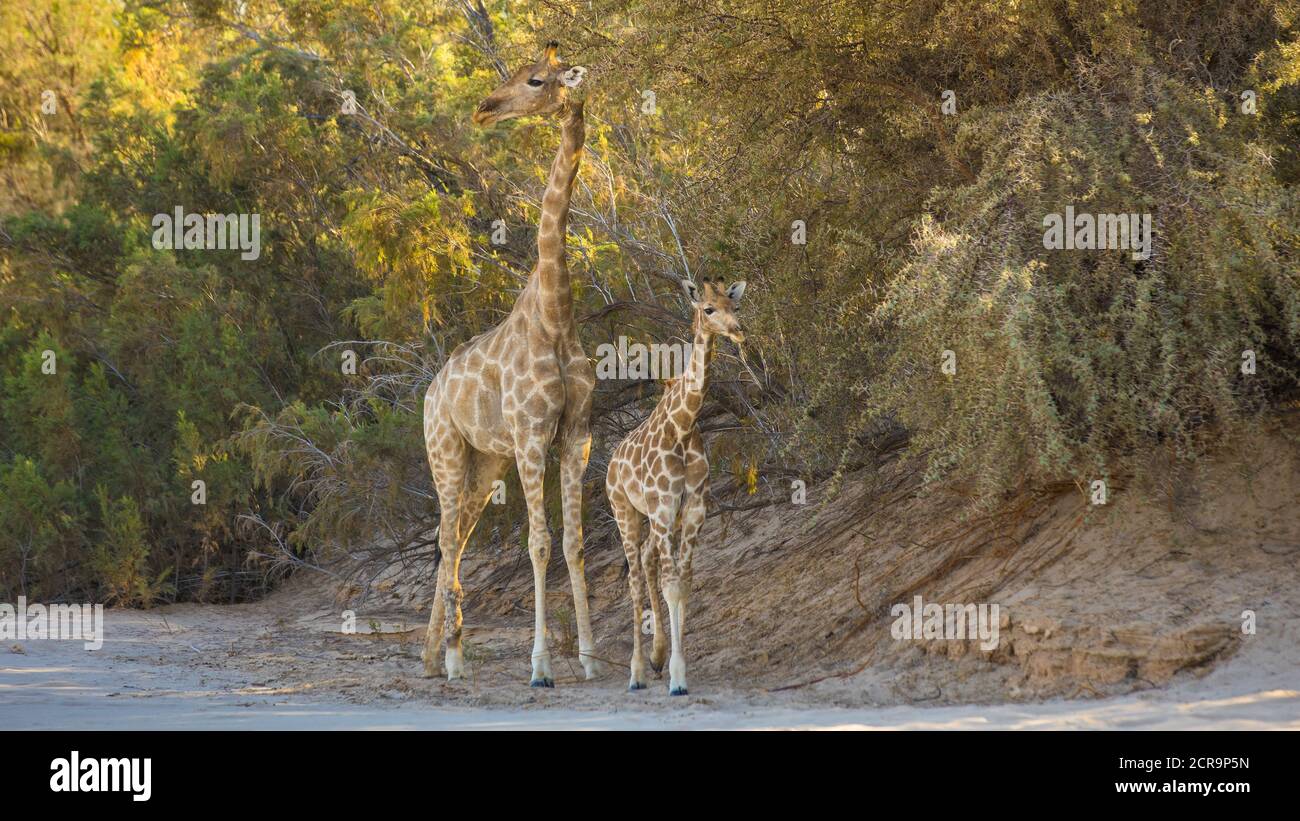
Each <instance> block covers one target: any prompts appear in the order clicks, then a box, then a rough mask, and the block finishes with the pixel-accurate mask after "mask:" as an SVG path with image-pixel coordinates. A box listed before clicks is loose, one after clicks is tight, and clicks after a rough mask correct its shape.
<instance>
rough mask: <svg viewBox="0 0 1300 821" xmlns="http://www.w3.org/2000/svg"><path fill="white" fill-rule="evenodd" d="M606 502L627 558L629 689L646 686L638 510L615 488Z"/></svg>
mask: <svg viewBox="0 0 1300 821" xmlns="http://www.w3.org/2000/svg"><path fill="white" fill-rule="evenodd" d="M609 505H610V508H612V510H613V512H614V520H615V521H616V522H618V530H619V533H620V534H621V535H622V537H623V556H624V557H625V558H626V559H627V587H628V597H629V599H630V600H631V602H632V659H631V661H630V663H629V665H628V666H629V667H631V676H630V677H629V678H628V682H627V689H628V690H629V691H634V690H644V689H645V688H646V674H645V658H644V657H643V656H642V654H641V620H642V610H641V608H642V606H643V604H644V602H645V597H644V594H643V588H642V578H643V576H642V570H641V553H640V551H641V514H639V513H637V512H636V510H635V509H634V508H633V507H632V505H631V503H629V502H628V501H627V497H625V496H621V495H620V494H619V493H618V492H610V493H609Z"/></svg>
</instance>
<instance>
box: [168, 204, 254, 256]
mask: <svg viewBox="0 0 1300 821" xmlns="http://www.w3.org/2000/svg"><path fill="white" fill-rule="evenodd" d="M151 225H152V226H153V229H154V232H153V247H154V248H155V249H157V250H159V251H171V250H177V251H181V250H184V251H202V250H207V251H225V250H232V251H233V250H239V251H242V252H243V253H241V254H240V255H239V258H240V259H245V260H254V259H257V258H258V257H260V256H261V255H262V215H261V214H186V213H185V209H183V208H181V206H179V205H178V206H176V211H175V213H174V214H166V213H164V214H154V217H153V222H152V223H151Z"/></svg>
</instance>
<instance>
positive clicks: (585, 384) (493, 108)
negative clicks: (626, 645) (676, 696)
mask: <svg viewBox="0 0 1300 821" xmlns="http://www.w3.org/2000/svg"><path fill="white" fill-rule="evenodd" d="M556 51H557V45H556V44H555V43H550V44H548V45H547V46H546V51H545V52H544V53H543V54H542V56H541V58H540V59H539V60H538V61H537V62H536V63H533V64H531V65H528V66H525V67H523V68H521V69H519V70H518V71H516V72H515V73H514V75H513V76H511V77H510V79H509V80H507V81H506V82H505V83H504V84H503V85H502V86H501V87H500V88H498V89H497V90H495V91H493V92H492V93H491V94H490V95H488V97H487V99H485V100H484V101H483V102H482V104H481V105H479V107H478V110H477V111H476V112H474V122H475V123H477V124H478V125H481V126H486V125H491V124H493V123H497V122H501V121H502V120H507V119H510V118H512V117H522V116H526V115H529V114H541V115H555V117H556V119H557V120H558V122H559V124H560V131H561V138H560V147H559V150H558V151H557V152H556V154H555V161H554V162H553V163H552V164H551V176H550V179H549V180H548V181H547V184H546V194H545V195H544V196H543V198H542V221H541V226H540V227H539V228H538V231H537V266H536V267H535V268H534V269H533V272H532V275H531V276H530V277H529V279H528V285H527V286H526V287H525V288H524V290H523V292H522V293H520V295H519V299H518V300H516V301H515V307H514V309H513V310H512V311H511V312H510V315H509V316H508V317H506V319H505V321H504V322H502V323H501V324H500V325H498V326H497V327H495V328H493V329H492V330H490V331H488V332H487V333H484V334H481V335H479V336H476V337H474V338H473V339H471V340H470V341H469V342H466V343H465V344H464V345H461V346H460V347H459V348H457V349H456V350H455V351H453V352H452V354H451V356H450V357H448V358H447V364H446V365H445V366H444V367H443V369H442V371H441V372H440V373H439V374H438V376H437V377H436V378H435V379H434V380H433V384H432V385H430V386H429V391H428V393H427V394H426V395H425V398H424V440H425V446H426V448H427V449H428V452H429V466H430V468H431V469H432V471H433V482H434V486H435V488H436V489H437V492H438V502H439V504H440V506H441V508H442V515H441V522H442V524H441V526H440V528H439V534H438V549H439V550H440V551H441V553H442V561H441V564H440V566H439V570H438V586H437V592H436V593H435V594H434V600H433V612H432V613H431V614H430V616H429V630H428V634H427V637H426V639H425V645H424V670H425V674H426V675H428V676H434V675H437V673H438V669H437V665H438V661H437V658H438V650H439V647H440V645H441V644H442V639H443V636H444V632H445V635H446V639H447V656H446V672H447V678H448V679H449V680H450V679H456V678H460V677H461V676H463V675H464V660H463V658H462V655H461V646H460V639H461V611H460V603H461V595H462V594H461V587H460V557H461V552H462V551H463V550H464V549H465V544H466V542H467V541H468V540H469V537H470V534H471V533H472V532H473V530H474V526H475V525H476V524H477V523H478V520H479V517H480V516H481V515H482V513H483V508H484V507H485V506H486V505H487V502H488V498H489V497H490V496H491V493H492V485H493V483H494V482H496V481H497V480H498V479H500V478H501V477H502V476H503V475H504V474H505V472H506V470H507V468H508V467H509V465H510V462H511V460H514V463H515V465H516V466H517V467H518V469H519V481H520V483H521V484H522V485H523V490H524V497H525V499H526V501H527V504H528V554H529V557H530V558H531V559H532V563H533V594H534V607H535V624H534V638H533V654H532V662H533V672H532V681H531V684H532V686H533V687H553V686H555V679H554V676H553V675H552V673H551V655H550V651H549V650H548V649H547V642H546V566H547V563H548V561H549V560H550V555H551V534H550V531H549V530H548V528H547V526H546V510H545V507H544V506H543V501H542V481H543V477H544V476H545V472H546V454H547V451H548V450H549V448H550V445H551V442H552V440H554V439H556V435H557V433H558V435H559V443H560V446H559V452H560V460H559V461H560V488H561V491H560V492H561V494H562V510H563V514H564V560H565V562H566V563H567V564H568V566H569V582H570V584H571V585H572V586H573V612H574V615H575V617H576V620H577V623H578V653H579V657H580V660H581V662H582V667H583V669H584V670H585V671H586V674H587V678H593V677H595V676H596V675H598V674H599V673H600V671H601V669H602V668H603V665H602V664H601V663H600V662H599V661H597V659H596V658H595V657H594V656H593V655H592V652H593V644H592V638H591V616H590V615H589V613H588V611H587V582H586V578H585V575H584V572H583V558H582V476H583V473H584V472H585V471H586V469H587V459H588V457H589V455H590V452H591V433H590V427H589V424H590V417H591V390H592V387H593V386H594V385H595V374H594V371H593V369H592V366H591V363H590V362H589V361H588V360H587V355H586V354H585V353H584V352H583V350H582V346H581V344H579V342H578V332H577V327H576V324H575V322H574V319H573V294H572V293H571V291H570V287H569V269H568V266H567V265H566V264H565V261H564V246H565V233H566V230H567V224H568V217H569V197H570V194H571V192H572V190H573V181H574V179H575V178H576V177H577V175H578V162H579V160H580V159H581V156H582V145H583V140H584V139H585V136H586V128H585V125H584V123H583V114H582V101H581V100H580V99H577V98H576V96H572V97H571V96H570V95H571V92H572V90H573V89H576V88H577V87H578V86H579V85H581V83H582V80H583V78H584V77H585V75H586V72H587V70H586V69H585V68H583V67H582V66H569V65H567V64H566V63H564V62H562V61H561V60H560V59H559V57H558V56H557V54H556Z"/></svg>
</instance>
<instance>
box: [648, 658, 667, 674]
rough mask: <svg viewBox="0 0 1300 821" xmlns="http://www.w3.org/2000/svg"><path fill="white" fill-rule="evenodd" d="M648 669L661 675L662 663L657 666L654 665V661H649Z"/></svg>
mask: <svg viewBox="0 0 1300 821" xmlns="http://www.w3.org/2000/svg"><path fill="white" fill-rule="evenodd" d="M650 669H651V670H654V671H655V672H656V673H662V672H663V671H664V663H663V662H662V661H661V662H659V663H658V664H655V662H654V659H650Z"/></svg>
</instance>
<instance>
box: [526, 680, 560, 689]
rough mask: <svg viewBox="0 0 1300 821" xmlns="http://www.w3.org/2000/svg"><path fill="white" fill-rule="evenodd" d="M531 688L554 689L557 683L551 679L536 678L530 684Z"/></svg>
mask: <svg viewBox="0 0 1300 821" xmlns="http://www.w3.org/2000/svg"><path fill="white" fill-rule="evenodd" d="M528 686H529V687H554V686H555V682H554V681H553V680H552V679H549V678H535V679H533V680H532V681H530V682H528Z"/></svg>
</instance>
